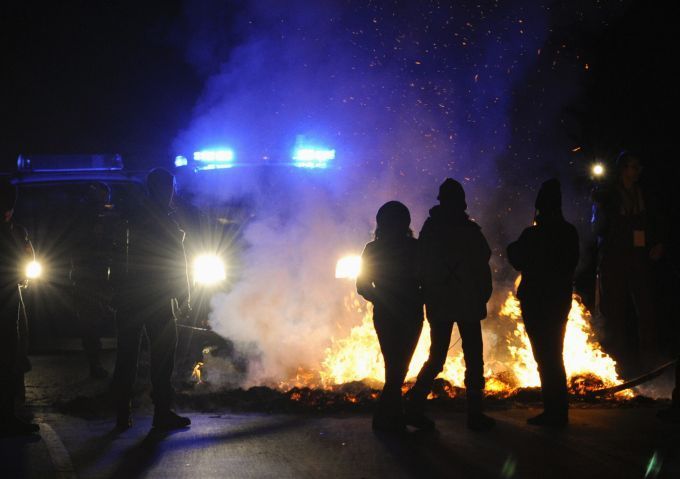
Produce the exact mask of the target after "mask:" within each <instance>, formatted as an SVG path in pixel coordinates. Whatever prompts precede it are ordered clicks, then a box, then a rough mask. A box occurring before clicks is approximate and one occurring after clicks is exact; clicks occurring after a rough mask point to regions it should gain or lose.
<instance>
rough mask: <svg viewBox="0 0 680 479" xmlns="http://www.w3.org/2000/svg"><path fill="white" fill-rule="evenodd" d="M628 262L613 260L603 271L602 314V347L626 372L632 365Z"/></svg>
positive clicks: (600, 290)
mask: <svg viewBox="0 0 680 479" xmlns="http://www.w3.org/2000/svg"><path fill="white" fill-rule="evenodd" d="M625 263H626V262H625V261H621V262H618V261H615V260H614V259H609V260H607V261H604V260H603V262H602V264H601V265H600V268H599V271H598V273H599V278H598V279H599V294H600V312H601V313H602V315H603V316H604V335H603V337H602V340H601V342H602V345H603V346H604V347H605V349H606V351H607V352H608V353H609V354H610V355H612V356H613V357H614V358H615V359H616V360H617V361H618V362H619V364H620V365H622V366H623V367H624V369H626V368H627V367H628V366H629V365H630V364H631V363H632V362H633V359H634V358H632V357H631V354H630V351H629V347H628V340H627V338H628V323H627V317H628V304H629V296H630V292H629V286H628V280H627V276H628V274H627V270H626V264H625Z"/></svg>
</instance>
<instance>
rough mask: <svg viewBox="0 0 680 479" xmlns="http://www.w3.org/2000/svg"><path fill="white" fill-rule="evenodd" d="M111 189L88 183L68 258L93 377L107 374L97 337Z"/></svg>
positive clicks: (109, 243)
mask: <svg viewBox="0 0 680 479" xmlns="http://www.w3.org/2000/svg"><path fill="white" fill-rule="evenodd" d="M110 196H111V190H110V189H109V187H108V185H107V184H106V183H100V182H96V183H91V184H89V185H88V187H87V192H86V195H85V198H84V200H85V203H84V204H83V205H82V207H81V208H80V211H78V218H77V222H76V224H75V227H74V230H75V235H76V238H75V245H74V251H73V256H72V259H71V283H72V285H73V299H74V306H75V313H76V320H77V322H78V329H79V331H80V334H81V336H82V340H83V349H84V350H85V355H86V357H87V362H88V365H89V367H90V376H91V377H92V378H95V379H104V378H106V377H108V375H109V374H108V372H107V371H106V369H104V367H103V366H102V364H101V360H100V352H101V348H102V344H101V340H100V339H99V332H100V328H99V327H100V325H101V321H102V318H103V317H105V316H107V314H108V311H107V306H108V303H109V298H108V295H109V290H110V287H109V271H110V270H109V268H110V266H111V257H112V254H113V231H112V228H110V224H109V223H110V221H108V220H109V219H110V218H109V217H110V216H111V215H110V213H109V211H107V208H110V206H111V205H110Z"/></svg>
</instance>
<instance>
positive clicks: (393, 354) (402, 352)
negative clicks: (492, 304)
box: [357, 201, 423, 432]
mask: <svg viewBox="0 0 680 479" xmlns="http://www.w3.org/2000/svg"><path fill="white" fill-rule="evenodd" d="M376 222H377V228H376V231H375V240H374V241H372V242H370V243H368V244H367V245H366V247H365V248H364V252H363V254H362V255H361V260H362V269H361V274H360V275H359V277H358V278H357V291H358V292H359V294H360V295H362V296H363V297H364V298H365V299H366V300H367V301H370V302H371V303H373V324H374V326H375V331H376V333H377V334H378V341H379V342H380V350H381V351H382V354H383V358H384V359H385V386H384V387H383V390H382V394H381V395H380V401H379V402H378V405H377V407H376V411H375V413H374V415H373V429H376V430H380V431H388V432H399V431H403V430H404V429H405V427H406V423H405V421H404V409H403V405H402V397H401V387H402V385H403V384H404V379H405V377H406V373H407V372H408V367H409V364H410V363H411V358H412V357H413V352H414V350H415V348H416V345H417V344H418V338H420V331H421V330H422V327H423V299H422V294H421V291H420V286H419V284H418V281H417V280H416V276H415V266H416V263H415V262H416V253H417V242H416V240H415V239H414V238H413V233H412V232H411V229H410V228H409V226H410V224H411V215H410V213H409V211H408V208H406V206H404V205H403V204H402V203H400V202H398V201H390V202H388V203H385V204H384V205H383V206H381V207H380V209H379V210H378V214H377V216H376Z"/></svg>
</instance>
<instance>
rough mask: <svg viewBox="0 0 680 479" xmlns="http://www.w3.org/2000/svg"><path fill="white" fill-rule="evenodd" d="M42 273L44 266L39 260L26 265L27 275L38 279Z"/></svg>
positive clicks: (29, 277)
mask: <svg viewBox="0 0 680 479" xmlns="http://www.w3.org/2000/svg"><path fill="white" fill-rule="evenodd" d="M41 275H42V266H41V265H40V263H38V262H37V261H31V262H30V263H28V264H27V265H26V277H27V278H28V279H36V278H39V277H40V276H41Z"/></svg>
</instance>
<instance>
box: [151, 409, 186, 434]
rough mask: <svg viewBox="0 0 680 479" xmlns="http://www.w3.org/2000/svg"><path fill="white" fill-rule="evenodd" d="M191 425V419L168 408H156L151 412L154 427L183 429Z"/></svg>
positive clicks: (166, 429)
mask: <svg viewBox="0 0 680 479" xmlns="http://www.w3.org/2000/svg"><path fill="white" fill-rule="evenodd" d="M190 425H191V419H189V418H188V417H184V416H180V415H179V414H177V413H175V412H174V411H172V410H171V409H170V408H165V407H163V408H158V407H156V409H155V410H154V413H153V423H152V426H153V427H154V428H155V429H161V430H165V431H169V430H172V429H184V428H187V427H189V426H190Z"/></svg>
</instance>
